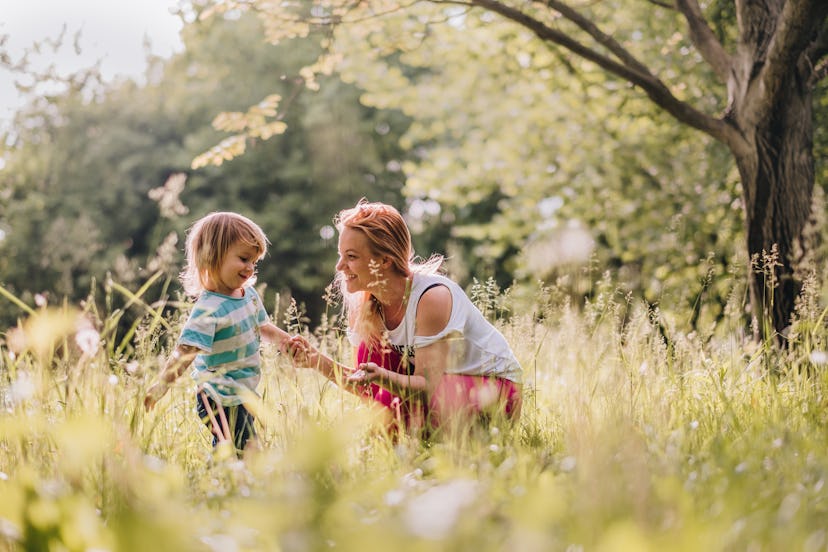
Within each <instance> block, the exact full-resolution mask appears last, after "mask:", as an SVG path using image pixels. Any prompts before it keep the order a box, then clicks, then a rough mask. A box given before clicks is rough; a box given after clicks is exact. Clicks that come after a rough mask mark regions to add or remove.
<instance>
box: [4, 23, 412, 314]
mask: <svg viewBox="0 0 828 552" xmlns="http://www.w3.org/2000/svg"><path fill="white" fill-rule="evenodd" d="M261 33H262V30H261V28H260V22H259V21H258V20H256V19H255V18H254V17H250V16H247V17H240V18H236V19H235V20H232V21H229V20H228V21H222V20H218V19H215V20H211V21H206V22H203V23H200V24H190V25H187V26H186V28H185V29H184V31H183V36H182V38H183V41H184V44H185V51H184V52H182V53H181V54H178V55H176V56H174V57H173V58H172V59H170V60H163V59H158V58H153V59H151V60H150V67H149V69H148V71H147V74H146V82H144V83H136V82H134V81H131V80H128V81H123V82H116V83H112V84H102V83H101V82H100V80H99V79H98V78H97V73H96V71H95V70H94V68H93V69H91V70H89V71H85V72H81V73H78V74H77V75H72V76H70V77H67V78H63V80H62V82H61V83H59V84H62V88H61V89H60V91H58V92H53V93H51V94H39V93H37V92H39V91H40V90H36V88H37V86H35V84H36V81H37V80H38V79H41V78H42V79H45V78H47V77H46V76H45V75H32V76H31V77H30V80H31V82H34V83H35V84H33V86H34V88H33V89H32V91H33V97H32V103H31V104H30V105H29V106H28V107H27V108H25V109H23V110H22V111H21V112H20V113H19V114H18V115H17V117H16V119H15V121H14V122H13V124H12V125H11V128H10V129H8V130H7V131H6V132H5V134H4V136H3V142H2V143H3V152H2V153H3V158H4V161H5V167H4V168H3V170H2V171H0V229H2V230H3V239H2V240H0V283H2V285H3V286H5V287H7V288H8V289H10V290H11V291H12V292H13V293H15V294H16V295H18V296H21V297H23V298H24V299H25V300H26V301H31V300H32V294H34V293H42V294H44V295H47V296H51V300H53V301H58V300H60V299H61V298H63V297H67V298H69V299H70V300H73V301H76V300H79V299H82V298H84V297H86V296H87V294H88V293H89V291H90V288H91V286H92V283H93V281H95V282H98V283H99V284H100V283H102V282H104V281H105V279H106V276H107V274H108V273H112V274H113V277H114V278H115V279H116V281H119V282H120V283H122V284H125V285H127V286H132V287H135V284H137V283H138V282H139V281H141V280H143V279H145V278H146V277H148V275H149V274H151V273H152V272H154V271H155V270H159V269H162V270H165V271H166V272H167V273H168V274H169V276H170V277H171V278H174V277H175V276H176V274H177V272H178V271H179V270H180V268H181V262H182V261H183V258H182V254H181V250H182V248H183V235H184V231H185V229H186V227H187V225H188V224H189V223H190V222H191V221H192V220H194V219H195V218H197V217H199V216H201V215H203V214H205V213H207V212H209V211H211V210H217V209H221V210H236V211H240V212H243V213H245V214H247V215H249V216H251V217H252V218H253V219H254V220H256V221H257V222H259V223H260V224H261V225H262V226H263V228H264V229H265V231H266V232H267V234H268V236H269V237H270V239H271V240H272V242H273V243H272V249H271V252H270V254H269V256H268V258H267V259H265V260H264V261H263V263H262V266H261V271H260V281H261V282H262V283H266V284H268V291H267V294H268V295H267V298H266V300H267V301H268V302H270V301H273V300H274V298H275V293H276V292H280V293H281V294H282V298H283V299H286V298H287V297H293V298H295V299H296V300H297V301H298V302H299V303H305V304H306V305H307V308H308V310H309V312H308V314H309V315H311V316H317V315H318V314H319V312H320V310H321V309H322V308H323V307H324V304H323V301H322V298H321V296H322V294H323V290H324V288H325V286H326V285H327V284H328V283H329V282H330V281H331V277H332V264H333V262H334V261H333V258H334V257H335V253H334V251H335V243H334V242H335V240H334V241H332V240H331V236H330V235H329V234H326V233H324V232H322V233H321V234H320V231H322V229H323V227H324V226H326V225H329V224H330V223H331V217H332V215H333V214H334V213H335V212H336V210H338V209H340V208H342V206H343V205H347V204H349V203H354V202H356V200H357V199H359V198H360V197H362V196H363V195H368V194H369V193H371V192H372V191H373V190H375V187H379V188H381V189H382V190H383V192H382V194H381V199H383V200H386V201H389V202H393V203H399V201H400V193H399V190H400V188H401V186H402V182H401V179H400V176H399V173H398V172H395V171H394V170H389V169H388V168H387V165H388V164H389V162H390V161H392V160H394V159H395V158H396V156H397V152H398V149H399V148H398V147H397V146H396V145H395V144H396V141H397V140H396V139H391V140H388V139H387V138H389V137H391V138H393V137H394V136H395V135H397V134H399V132H401V131H402V130H404V128H405V126H406V125H407V119H406V118H405V117H402V116H400V115H399V114H396V113H392V112H382V113H380V112H378V111H377V110H375V109H371V108H367V107H364V106H362V105H360V104H359V102H358V94H359V93H358V91H357V90H356V89H354V87H353V86H348V85H345V84H343V83H341V82H333V81H332V82H330V83H329V86H326V87H325V89H324V90H323V91H322V92H321V93H319V94H311V93H308V92H307V91H306V90H304V88H301V87H299V88H297V87H296V85H295V84H294V82H292V81H291V79H290V76H291V75H295V74H297V73H298V70H299V68H301V67H303V66H304V65H306V64H307V63H309V62H310V61H311V60H313V59H314V58H315V57H316V56H317V55H318V53H319V49H318V46H316V45H314V44H312V43H310V42H306V43H303V44H300V45H291V46H289V47H288V46H285V47H282V48H273V47H271V46H269V45H267V44H264V43H263V42H262V41H261ZM52 77H53V76H52ZM52 77H49V78H52ZM274 92H279V93H281V94H282V96H283V98H285V100H284V101H286V102H288V101H289V102H291V111H290V114H289V117H288V119H287V122H288V123H289V124H290V125H291V126H292V128H293V129H294V131H295V132H293V133H292V134H291V135H290V136H288V137H286V138H285V140H281V141H278V142H277V141H270V142H265V141H258V142H257V143H255V144H251V145H250V148H249V151H248V155H246V156H245V157H243V158H241V159H239V160H237V162H235V163H231V164H226V165H224V166H222V167H219V168H215V167H211V168H209V169H205V170H200V171H191V169H190V168H189V166H190V163H191V161H192V159H193V158H194V157H195V156H196V154H198V153H199V152H200V151H202V150H203V149H205V148H207V147H208V146H209V145H210V144H212V143H215V141H217V140H218V139H219V137H220V136H221V134H220V133H219V132H218V131H216V130H213V129H211V128H210V121H211V120H212V119H213V118H214V117H215V115H216V114H217V113H220V112H222V111H225V110H230V111H232V110H242V109H246V108H247V107H248V106H249V105H250V104H251V103H259V102H261V101H262V99H263V98H266V97H267V96H269V95H271V94H273V93H274ZM299 92H302V93H299ZM392 166H393V165H392ZM175 175H180V176H175ZM170 177H173V178H170ZM165 183H167V185H166V186H165ZM150 196H152V197H150ZM153 198H154V199H153ZM173 289H176V288H175V287H173ZM0 313H2V316H3V319H4V320H5V321H6V322H7V323H11V322H13V321H14V318H15V317H16V316H17V315H18V314H19V313H18V312H16V311H15V307H14V306H12V305H10V304H8V303H6V302H3V303H0Z"/></svg>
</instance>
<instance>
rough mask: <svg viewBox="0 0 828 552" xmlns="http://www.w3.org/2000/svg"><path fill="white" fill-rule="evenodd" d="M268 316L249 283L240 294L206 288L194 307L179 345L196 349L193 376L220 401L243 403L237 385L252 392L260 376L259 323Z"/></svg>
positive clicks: (226, 404) (227, 404)
mask: <svg viewBox="0 0 828 552" xmlns="http://www.w3.org/2000/svg"><path fill="white" fill-rule="evenodd" d="M267 320H268V318H267V312H266V311H265V309H264V305H262V300H261V298H260V297H259V294H258V293H256V290H255V289H253V288H252V287H246V288H244V296H243V297H238V298H236V297H229V296H227V295H221V294H218V293H213V292H211V291H204V292H203V293H202V294H201V296H200V297H199V298H198V301H196V303H195V305H194V306H193V310H192V312H191V313H190V316H189V318H188V319H187V322H186V323H185V324H184V328H183V330H182V332H181V337H179V339H178V344H179V345H190V346H193V347H197V348H198V349H200V351H201V352H200V353H199V354H198V355H197V356H196V358H195V360H194V362H193V371H192V376H193V378H194V379H195V380H196V381H197V382H199V383H201V384H202V385H203V386H204V388H205V390H206V391H207V392H208V393H209V394H210V395H211V396H212V397H213V398H214V399H216V400H218V401H220V402H221V404H223V405H224V406H235V405H239V404H241V403H242V402H243V400H242V396H241V395H240V393H239V388H240V387H244V388H247V389H249V390H251V391H253V392H255V391H256V386H257V385H258V384H259V379H260V377H261V367H260V356H259V346H260V344H261V334H260V331H259V327H260V326H261V325H262V324H264V323H265V322H267Z"/></svg>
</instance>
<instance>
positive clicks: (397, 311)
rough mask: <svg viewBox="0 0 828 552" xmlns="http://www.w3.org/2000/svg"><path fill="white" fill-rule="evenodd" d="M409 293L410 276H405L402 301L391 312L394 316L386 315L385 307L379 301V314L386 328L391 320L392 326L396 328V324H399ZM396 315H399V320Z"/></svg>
mask: <svg viewBox="0 0 828 552" xmlns="http://www.w3.org/2000/svg"><path fill="white" fill-rule="evenodd" d="M410 295H411V278H406V279H405V291H404V292H403V297H402V301H401V302H400V305H399V306H398V307H397V308H396V309H394V312H393V316H394V318H388V317H386V314H385V307H383V305H382V303H380V315H381V316H382V321H383V323H384V324H385V327H386V328H388V326H389V321H390V322H392V324H391V325H393V326H394V328H396V327H397V326H399V325H400V322H402V319H403V318H404V316H403V315H404V313H405V307H406V306H407V305H408V298H409V296H410ZM397 316H399V317H400V319H399V321H397ZM394 322H396V323H394Z"/></svg>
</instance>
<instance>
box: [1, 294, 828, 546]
mask: <svg viewBox="0 0 828 552" xmlns="http://www.w3.org/2000/svg"><path fill="white" fill-rule="evenodd" d="M481 290H482V291H481ZM487 290H488V291H487ZM145 292H146V288H142V289H141V290H138V291H136V292H134V293H130V292H128V291H126V290H123V289H117V286H115V287H111V288H110V293H112V294H120V295H121V296H127V297H129V303H131V308H133V309H134V308H136V307H137V308H138V309H139V310H140V311H141V313H142V315H141V316H140V317H139V318H138V319H137V321H136V322H135V323H134V324H133V325H132V326H130V329H129V331H127V332H126V333H125V334H120V333H116V331H115V328H117V327H119V325H120V326H123V324H122V322H123V316H124V312H125V310H124V309H115V308H110V307H108V306H107V305H109V304H110V301H103V306H99V305H96V304H95V302H94V301H89V302H87V303H84V304H82V305H78V306H76V307H72V306H66V305H64V306H57V307H55V306H48V305H42V306H40V307H37V308H29V307H26V308H23V307H25V305H20V306H21V325H20V327H19V328H12V329H9V330H8V331H7V332H5V333H4V340H3V343H2V349H1V350H0V352H1V354H2V358H1V359H0V360H1V361H2V366H0V398H2V405H0V406H2V412H0V497H1V498H0V549H2V550H55V551H57V550H70V551H75V550H135V551H139V550H140V551H147V550H150V551H155V552H160V551H163V550H176V551H186V550H216V551H219V550H220V551H235V550H238V551H242V550H284V551H289V552H293V551H311V550H313V551H315V550H394V551H409V550H410V551H420V550H422V551H425V550H429V551H431V550H447V551H448V550H451V551H458V550H461V551H462V550H474V551H475V552H484V551H490V550H491V551H494V550H515V551H528V552H532V551H554V550H562V551H564V550H565V551H578V550H590V551H591V550H597V551H615V550H618V551H631V550H632V551H637V550H688V551H690V550H692V551H696V550H756V551H760V550H806V551H817V550H826V549H828V532H827V531H828V523H826V520H828V486H826V479H828V446H826V445H828V408H826V407H827V406H828V405H826V402H827V401H828V375H826V370H827V369H828V353H826V351H828V332H827V331H826V329H825V317H826V312H825V310H823V309H821V307H819V306H818V305H819V297H818V294H814V295H813V296H812V297H811V298H810V300H805V301H803V304H802V306H801V309H800V317H799V320H798V321H797V323H796V324H795V325H794V326H793V327H792V329H791V332H790V333H789V334H788V336H787V337H788V341H789V343H788V345H787V346H786V347H778V346H776V345H775V344H771V343H769V342H768V341H763V340H758V341H757V340H754V339H752V338H750V337H749V336H748V333H749V332H748V331H747V330H746V329H745V327H744V326H745V324H744V322H743V318H744V301H743V299H739V294H734V297H735V298H734V304H733V305H729V306H728V309H726V310H725V316H724V317H722V319H720V320H717V321H715V323H714V322H710V323H708V324H707V325H706V326H705V329H704V330H698V329H697V330H696V331H693V332H689V331H686V330H682V326H683V324H682V323H681V321H676V320H672V319H671V318H670V317H668V316H667V315H666V314H664V313H661V312H659V311H658V310H657V309H653V308H645V307H644V306H642V305H640V304H639V303H637V302H636V301H633V300H632V299H630V298H629V297H626V296H625V295H624V294H623V293H621V292H619V291H618V290H616V289H614V288H613V286H612V285H609V284H607V285H604V286H603V287H602V288H600V289H597V290H596V292H595V293H594V294H593V295H592V297H591V298H590V299H589V300H587V301H586V302H585V303H583V304H575V302H574V301H572V300H570V299H569V298H568V297H567V295H566V294H565V293H562V292H561V291H560V290H559V289H558V288H556V287H555V286H547V287H539V288H538V289H537V290H535V292H534V294H533V295H532V297H531V299H530V300H528V301H526V300H520V299H519V298H517V297H512V296H510V295H509V294H508V293H506V294H502V293H500V291H499V290H494V291H492V290H490V289H488V288H480V289H478V293H477V294H476V295H475V300H476V301H477V302H478V304H479V305H480V307H481V310H484V312H485V313H486V314H487V315H488V316H490V317H491V318H492V319H495V320H497V323H498V325H499V327H500V328H501V330H502V331H503V333H504V334H505V335H506V337H507V339H508V340H509V341H510V343H511V344H512V347H513V350H514V351H515V353H516V355H517V357H518V358H519V360H520V361H521V363H522V365H523V367H524V370H525V388H524V391H525V402H524V408H523V415H522V418H521V420H520V422H519V423H518V424H517V425H516V426H514V427H509V426H508V425H506V424H503V423H500V422H498V421H493V422H492V423H491V424H490V425H489V426H488V427H486V428H480V429H479V430H477V431H476V432H475V433H474V434H473V435H466V436H459V437H454V438H445V439H440V440H435V441H433V442H422V441H420V440H416V439H412V438H407V437H401V438H398V439H394V438H391V437H390V436H389V435H387V434H386V433H385V432H384V431H383V429H382V428H383V424H382V422H381V421H379V420H378V419H377V415H376V413H375V412H374V411H372V410H371V409H370V408H369V407H368V406H367V405H366V404H364V403H363V402H361V401H359V400H357V399H356V398H355V397H353V396H351V395H349V394H347V393H343V392H341V391H339V390H338V389H337V388H336V386H335V385H334V384H332V383H329V382H327V381H326V380H324V379H323V378H322V377H321V376H319V375H318V374H316V373H315V372H313V371H310V370H300V369H295V368H294V367H293V366H292V365H291V362H290V359H289V358H287V357H285V356H284V355H280V354H278V352H277V351H275V350H273V349H269V348H266V349H265V351H264V357H265V363H264V377H263V382H262V384H261V386H260V389H259V390H260V392H261V401H258V402H257V403H256V405H255V409H256V411H257V414H258V416H259V420H260V421H261V427H260V428H259V431H260V435H261V438H262V447H261V450H260V451H258V452H256V453H254V454H249V455H248V456H246V457H245V458H244V459H241V460H240V459H237V458H236V456H235V454H233V453H232V452H231V451H228V450H226V449H224V448H223V447H219V448H218V449H217V450H216V451H213V450H212V449H211V446H210V437H209V433H208V431H207V430H206V429H205V428H204V427H203V426H202V425H201V424H200V422H198V420H197V419H196V416H195V414H194V389H193V385H192V383H191V381H190V380H189V379H188V378H182V381H181V382H179V384H178V385H177V386H176V387H175V388H174V389H173V391H172V392H171V393H170V394H168V396H166V397H165V398H164V399H163V400H162V401H161V402H160V403H159V404H158V405H157V406H156V408H155V409H154V410H152V411H151V412H149V413H147V412H145V411H144V409H143V407H142V404H141V403H142V398H143V393H144V391H145V389H146V388H147V387H148V385H149V384H150V383H151V381H152V378H153V376H154V375H156V374H157V373H158V371H159V370H160V368H161V366H162V365H163V363H164V359H165V357H166V355H167V354H168V352H169V350H170V346H171V345H172V342H173V340H174V339H175V336H176V335H177V327H178V325H179V324H180V323H181V318H180V316H181V315H180V314H179V315H175V314H173V315H170V314H167V315H162V314H161V310H160V308H159V306H158V305H151V304H148V303H149V300H147V299H146V298H145V297H143V294H144V293H145ZM5 299H10V300H12V302H14V301H15V300H16V298H14V297H8V296H7V297H6V298H5ZM16 301H17V302H19V300H16ZM145 301H146V302H145ZM521 301H523V302H522V303H521ZM519 304H520V306H519ZM168 306H169V305H168ZM27 310H28V311H29V312H25V311H27ZM165 312H169V311H165ZM182 312H183V311H182ZM277 323H279V325H280V326H282V327H285V328H286V329H289V330H290V331H302V332H307V333H308V335H309V336H310V337H311V338H312V339H315V340H317V342H318V343H320V344H321V345H322V346H323V347H326V348H327V349H328V350H329V351H331V353H332V354H334V355H336V356H339V357H340V358H345V357H347V355H348V351H347V349H348V348H347V347H345V345H344V343H345V340H344V338H343V337H342V336H341V332H338V331H337V330H336V327H337V323H336V317H335V313H333V311H332V312H331V314H330V315H329V316H326V317H325V318H324V319H323V320H321V321H320V322H319V323H318V324H316V325H314V326H313V327H309V326H308V325H307V324H308V323H307V322H304V321H302V319H301V315H300V313H297V312H296V311H295V309H294V310H291V309H288V312H287V313H286V314H285V315H284V316H283V317H282V318H281V319H280V320H278V321H277ZM116 336H117V338H116Z"/></svg>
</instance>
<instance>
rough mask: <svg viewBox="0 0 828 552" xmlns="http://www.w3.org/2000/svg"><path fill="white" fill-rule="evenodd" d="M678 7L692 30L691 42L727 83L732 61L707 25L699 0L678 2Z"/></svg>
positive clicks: (680, 0) (679, 0) (681, 0)
mask: <svg viewBox="0 0 828 552" xmlns="http://www.w3.org/2000/svg"><path fill="white" fill-rule="evenodd" d="M676 7H677V8H678V10H679V11H680V12H681V14H682V15H683V16H684V18H685V19H686V20H687V25H688V27H689V30H690V41H691V42H692V43H693V45H694V46H695V47H696V49H698V51H699V52H700V53H701V55H702V57H703V58H704V59H705V61H707V63H709V64H710V66H711V67H712V68H713V71H715V72H716V75H717V76H718V77H719V79H720V80H721V81H722V83H727V80H728V78H729V77H730V70H731V63H732V61H731V59H730V56H729V55H728V54H727V52H726V51H725V49H724V48H723V47H722V44H721V43H720V42H719V40H718V39H717V38H716V35H715V34H713V30H712V29H711V28H710V26H709V25H708V24H707V20H706V19H705V18H704V14H703V13H702V11H701V7H699V3H698V1H697V0H676Z"/></svg>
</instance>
